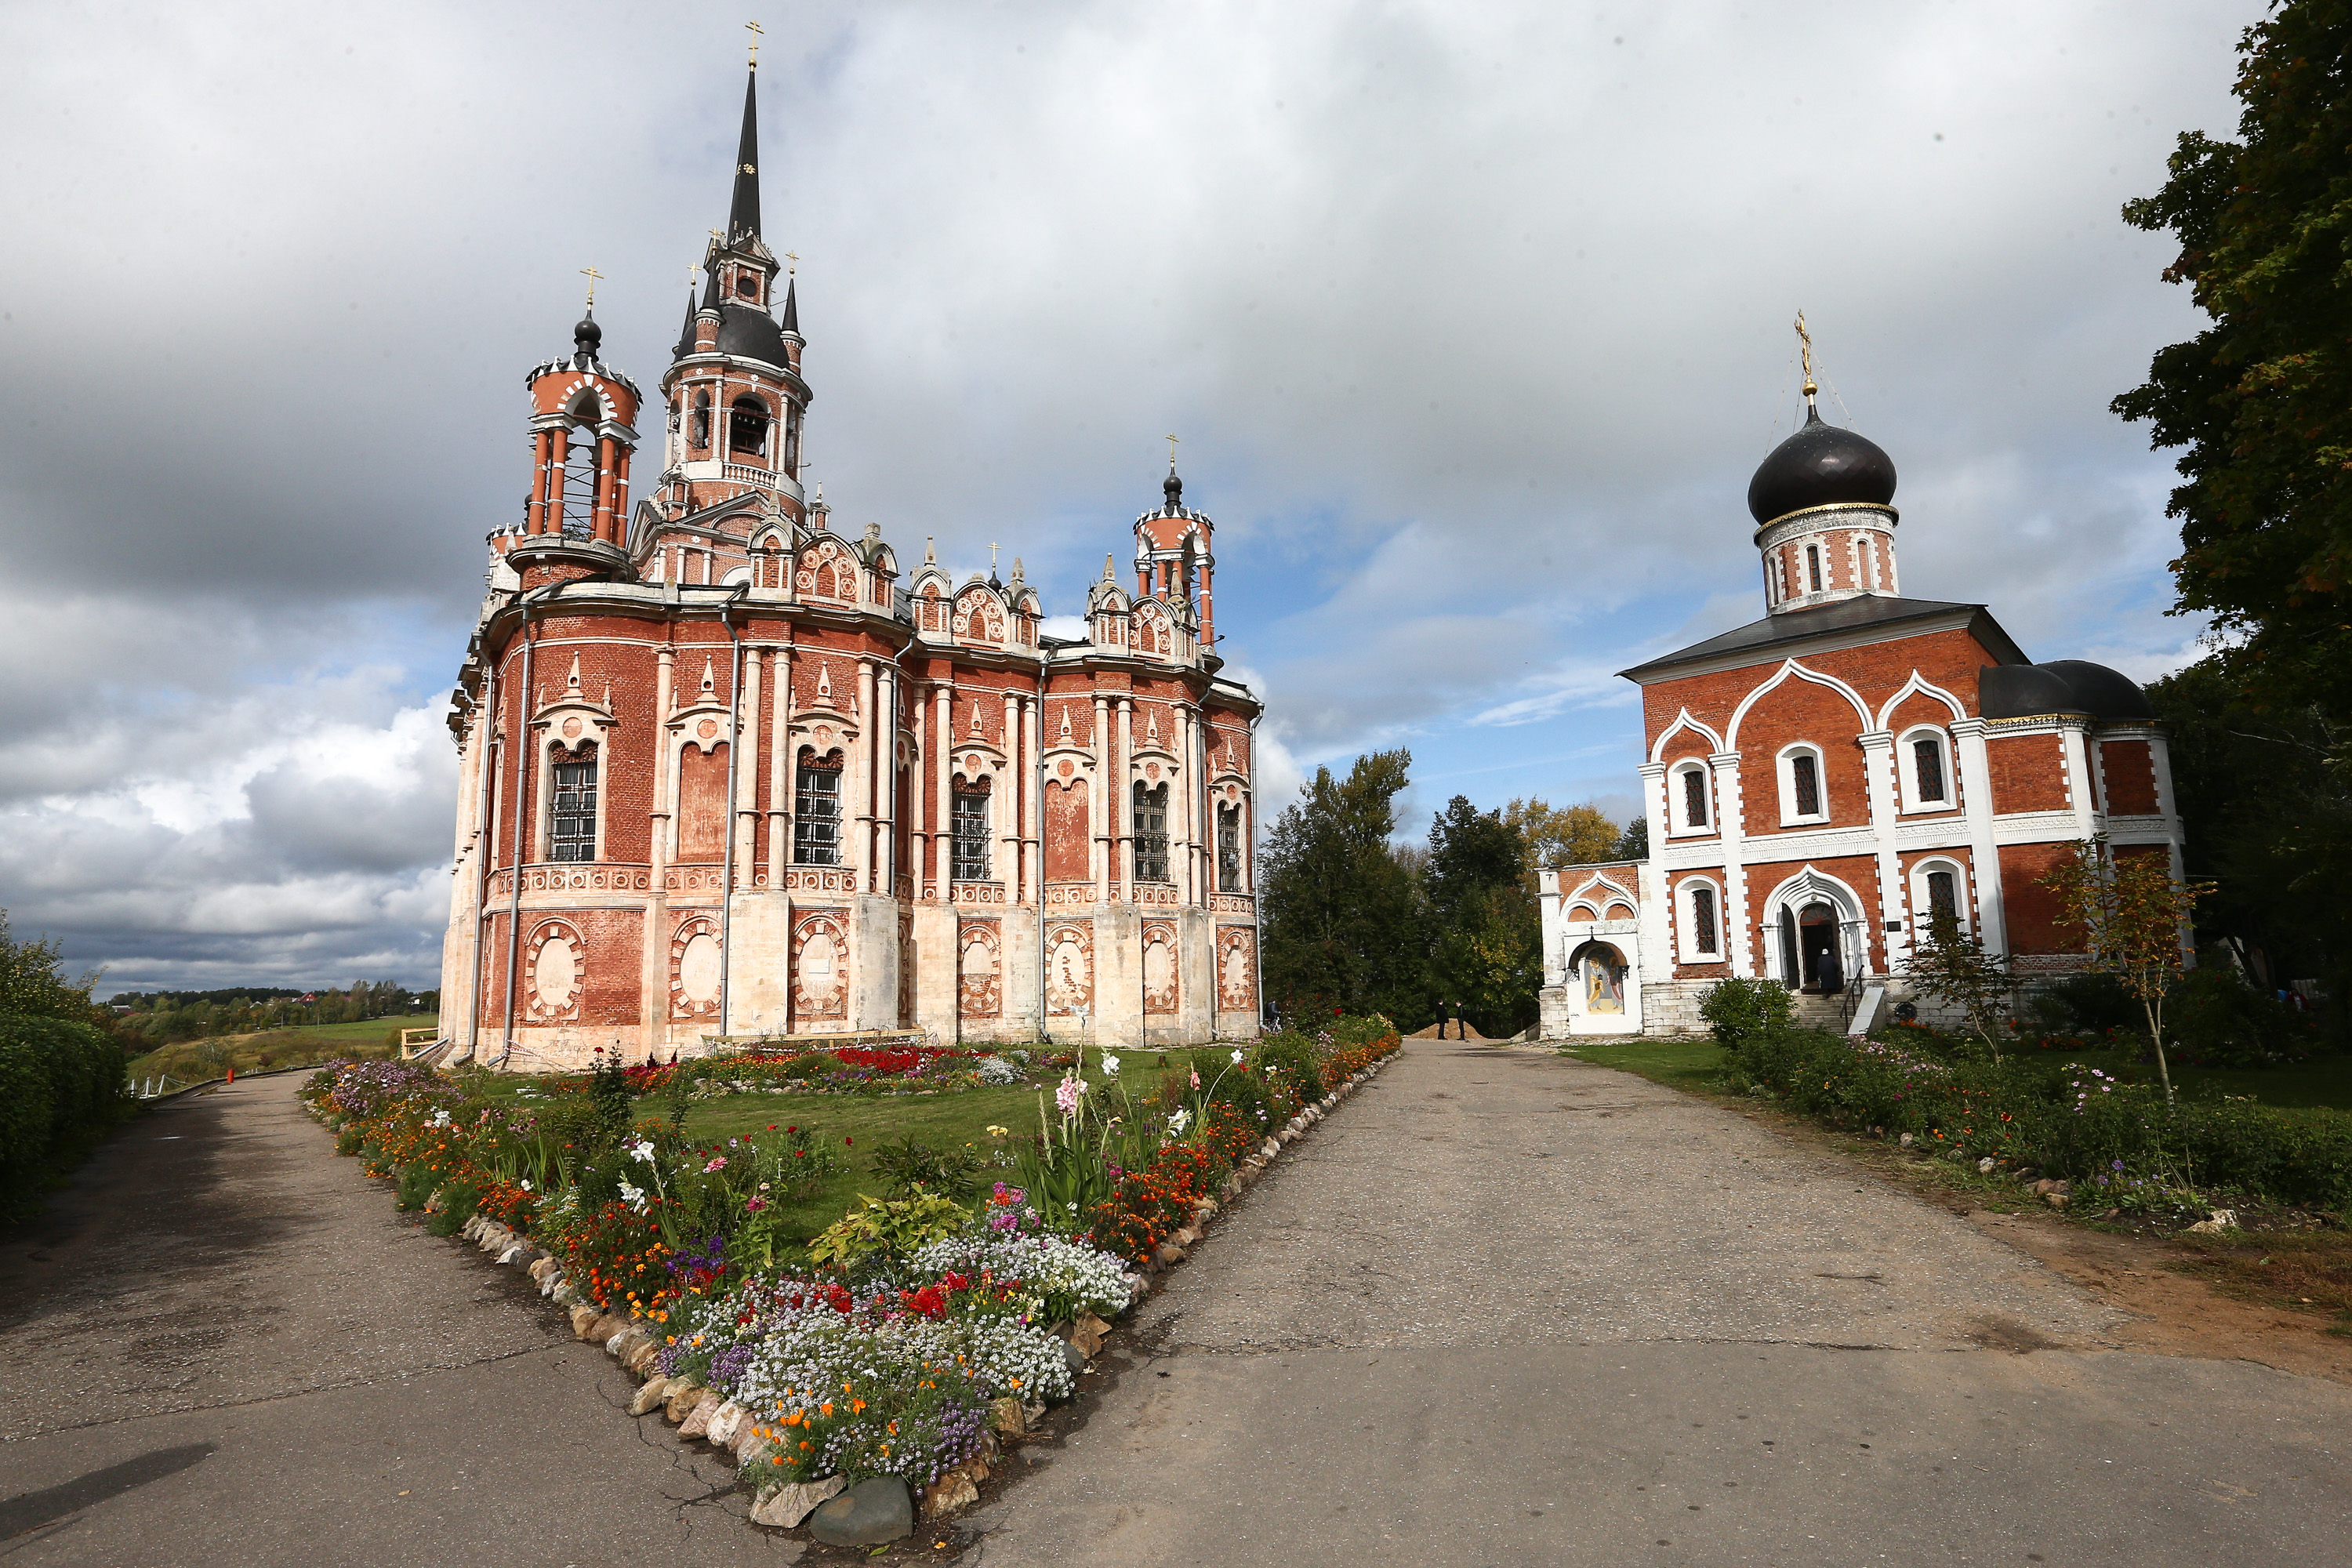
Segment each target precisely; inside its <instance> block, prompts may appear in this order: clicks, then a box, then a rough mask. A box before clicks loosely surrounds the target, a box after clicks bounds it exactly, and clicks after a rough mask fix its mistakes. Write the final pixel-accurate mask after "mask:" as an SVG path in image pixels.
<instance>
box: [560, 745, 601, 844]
mask: <svg viewBox="0 0 2352 1568" xmlns="http://www.w3.org/2000/svg"><path fill="white" fill-rule="evenodd" d="M548 839H549V845H548V858H549V859H551V860H593V859H594V858H596V753H595V752H593V751H591V752H587V753H586V754H585V755H584V756H583V758H582V759H581V760H579V761H577V762H559V763H556V764H555V798H554V803H553V809H552V810H551V812H550V813H549V831H548Z"/></svg>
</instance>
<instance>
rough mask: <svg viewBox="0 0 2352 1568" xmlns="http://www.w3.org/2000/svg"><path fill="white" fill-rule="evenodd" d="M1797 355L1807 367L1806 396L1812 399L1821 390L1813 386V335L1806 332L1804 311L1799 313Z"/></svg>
mask: <svg viewBox="0 0 2352 1568" xmlns="http://www.w3.org/2000/svg"><path fill="white" fill-rule="evenodd" d="M1797 353H1798V355H1799V357H1800V358H1801V359H1802V360H1803V361H1804V365H1805V395H1806V396H1807V397H1811V396H1812V395H1814V394H1815V393H1817V392H1819V391H1821V388H1820V387H1818V386H1815V385H1814V384H1813V334H1812V333H1811V332H1809V331H1805V313H1804V312H1803V311H1802V310H1800V311H1798V312H1797ZM1786 384H1787V383H1785V382H1783V383H1782V385H1784V386H1785V385H1786Z"/></svg>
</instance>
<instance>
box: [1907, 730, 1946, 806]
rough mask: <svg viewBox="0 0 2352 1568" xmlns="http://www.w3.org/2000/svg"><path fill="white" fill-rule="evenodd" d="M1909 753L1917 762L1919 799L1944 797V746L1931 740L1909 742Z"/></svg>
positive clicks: (1938, 799) (1925, 800)
mask: <svg viewBox="0 0 2352 1568" xmlns="http://www.w3.org/2000/svg"><path fill="white" fill-rule="evenodd" d="M1911 755H1912V757H1913V758H1914V759H1915V760H1916V763H1917V771H1918V775H1919V799H1920V800H1921V801H1922V802H1923V803H1924V802H1927V801H1931V800H1936V801H1940V800H1942V799H1943V798H1944V748H1943V747H1941V746H1939V745H1937V743H1936V742H1934V741H1932V740H1918V741H1914V742H1911Z"/></svg>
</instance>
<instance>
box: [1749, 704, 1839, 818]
mask: <svg viewBox="0 0 2352 1568" xmlns="http://www.w3.org/2000/svg"><path fill="white" fill-rule="evenodd" d="M1862 729H1863V726H1862V723H1861V721H1860V720H1859V719H1858V717H1857V716H1856V714H1855V713H1854V710H1853V703H1851V702H1849V701H1847V700H1845V699H1844V698H1843V696H1841V695H1840V694H1838V693H1837V692H1835V691H1832V690H1831V689H1829V688H1827V687H1825V686H1817V685H1815V684H1814V683H1813V682H1811V681H1810V680H1795V679H1791V680H1785V681H1782V682H1781V683H1780V685H1779V686H1778V687H1776V688H1775V689H1773V690H1771V691H1770V692H1769V693H1767V694H1766V695H1765V697H1764V698H1763V699H1762V700H1760V701H1759V702H1758V703H1757V704H1756V706H1755V707H1753V708H1751V709H1749V710H1748V716H1747V718H1746V719H1744V720H1743V721H1741V723H1740V726H1739V753H1740V763H1739V783H1740V790H1741V793H1742V795H1744V796H1745V797H1746V800H1747V817H1746V821H1745V826H1746V829H1747V831H1748V833H1750V834H1755V835H1761V834H1769V833H1777V832H1780V831H1781V828H1780V817H1781V803H1780V783H1779V768H1778V764H1777V763H1776V762H1775V761H1774V759H1775V758H1776V757H1778V756H1779V754H1780V750H1781V748H1782V747H1784V746H1788V745H1790V744H1793V743H1795V742H1800V741H1807V742H1811V743H1812V744H1813V745H1814V746H1816V747H1817V748H1819V749H1820V751H1821V753H1822V770H1821V771H1822V777H1821V789H1822V808H1823V809H1824V810H1826V811H1827V812H1828V813H1829V820H1828V822H1827V824H1825V825H1824V824H1822V823H1808V824H1806V825H1805V826H1804V827H1803V828H1802V829H1801V830H1802V831H1806V832H1818V831H1820V829H1821V828H1822V826H1832V827H1848V826H1855V825H1857V824H1862V823H1867V822H1868V821H1869V820H1870V795H1869V791H1868V786H1867V783H1866V781H1865V780H1864V773H1863V756H1862V746H1861V744H1860V743H1859V742H1857V741H1856V740H1855V739H1854V737H1855V736H1856V735H1858V734H1860V733H1861V732H1862Z"/></svg>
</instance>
